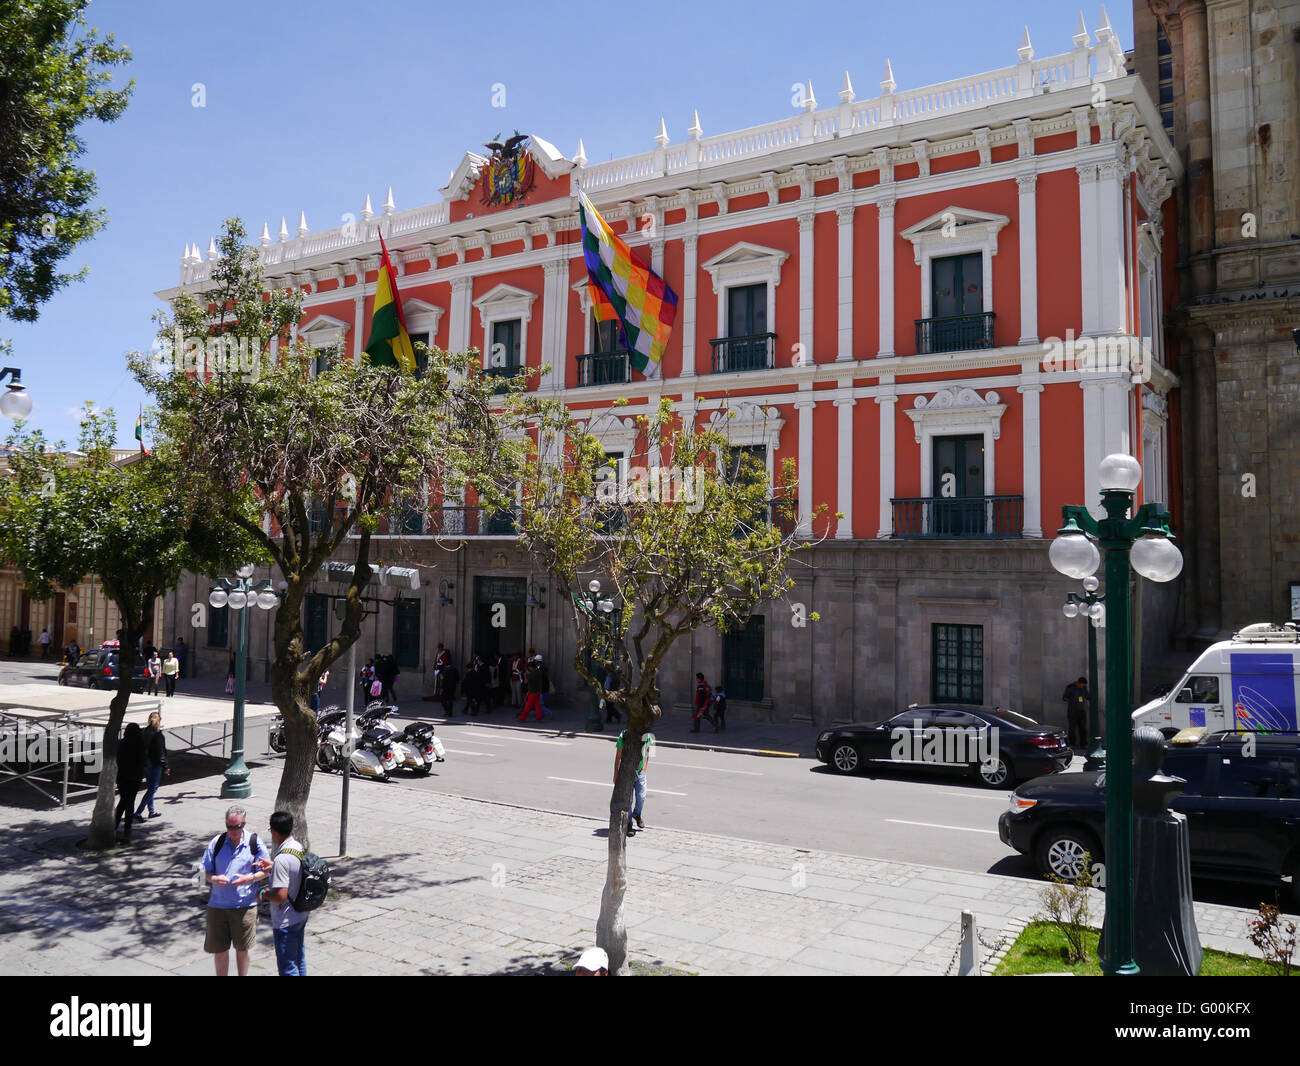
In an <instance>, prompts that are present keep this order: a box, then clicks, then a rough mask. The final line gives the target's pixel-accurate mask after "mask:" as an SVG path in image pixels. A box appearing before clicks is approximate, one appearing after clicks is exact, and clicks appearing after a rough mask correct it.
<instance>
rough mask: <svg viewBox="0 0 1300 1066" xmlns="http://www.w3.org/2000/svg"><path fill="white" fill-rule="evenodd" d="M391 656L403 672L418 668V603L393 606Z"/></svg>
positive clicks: (405, 602)
mask: <svg viewBox="0 0 1300 1066" xmlns="http://www.w3.org/2000/svg"><path fill="white" fill-rule="evenodd" d="M393 655H394V657H395V658H396V659H397V665H398V666H400V667H402V668H403V669H405V670H418V669H419V668H420V601H419V600H399V601H398V602H397V603H395V604H393Z"/></svg>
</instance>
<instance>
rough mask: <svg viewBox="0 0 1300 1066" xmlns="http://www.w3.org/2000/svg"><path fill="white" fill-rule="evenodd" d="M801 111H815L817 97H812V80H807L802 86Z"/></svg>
mask: <svg viewBox="0 0 1300 1066" xmlns="http://www.w3.org/2000/svg"><path fill="white" fill-rule="evenodd" d="M803 109H804V110H805V111H816V110H817V97H816V96H814V95H813V87H812V79H811V78H809V79H808V81H807V83H806V84H805V85H804V90H803Z"/></svg>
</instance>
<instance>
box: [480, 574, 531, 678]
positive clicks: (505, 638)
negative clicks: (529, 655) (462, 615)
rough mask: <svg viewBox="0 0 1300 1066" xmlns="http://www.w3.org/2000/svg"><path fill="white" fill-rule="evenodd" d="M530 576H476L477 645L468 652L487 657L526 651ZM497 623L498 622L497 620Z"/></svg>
mask: <svg viewBox="0 0 1300 1066" xmlns="http://www.w3.org/2000/svg"><path fill="white" fill-rule="evenodd" d="M527 598H528V579H527V578H523V577H476V578H475V579H474V646H473V647H472V648H470V649H469V652H468V654H467V655H466V656H465V659H466V661H467V662H468V661H469V659H470V658H471V657H472V656H473V655H475V654H478V655H481V656H483V658H484V660H488V659H490V658H491V657H492V656H496V655H509V654H510V653H511V652H515V651H523V650H524V649H525V643H524V638H525V635H524V623H525V612H526V611H527V610H528V608H527V607H525V606H524V602H525V600H526V599H527ZM494 623H496V624H494Z"/></svg>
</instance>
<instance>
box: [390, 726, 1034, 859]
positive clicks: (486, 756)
mask: <svg viewBox="0 0 1300 1066" xmlns="http://www.w3.org/2000/svg"><path fill="white" fill-rule="evenodd" d="M438 735H439V736H440V737H441V738H442V741H443V744H444V745H445V747H446V749H447V762H446V763H444V764H442V765H441V766H439V767H438V768H437V770H436V771H435V776H432V777H430V778H428V779H426V780H423V781H417V780H416V779H414V778H411V779H409V780H410V783H411V784H412V785H413V786H414V787H421V788H433V789H437V790H440V791H445V792H451V793H454V794H456V795H461V796H469V797H473V798H477V799H491V800H499V801H503V802H506V803H518V804H521V805H526V806H533V807H543V808H546V809H548V810H554V811H564V812H566V813H572V814H584V815H593V816H596V817H605V816H606V815H607V812H608V809H609V795H610V787H611V784H612V779H613V772H614V744H613V741H612V739H610V738H600V737H589V736H577V737H555V736H554V735H553V734H546V733H542V732H539V733H537V734H535V735H529V734H525V733H523V732H517V731H514V730H508V729H492V728H487V727H483V726H481V725H477V724H475V723H471V722H468V721H456V720H452V721H451V722H447V723H445V724H441V725H439V726H438ZM647 784H648V788H649V793H648V796H647V799H646V808H645V820H646V824H647V826H649V827H651V828H650V830H647V832H652V830H653V827H654V826H655V825H662V826H668V827H671V828H675V829H686V830H691V831H695V832H705V833H718V834H721V835H723V836H735V837H748V838H750V839H753V840H762V841H766V842H769V843H774V844H785V845H789V846H791V847H794V848H817V849H821V850H827V851H836V852H841V853H844V854H849V855H860V856H866V857H871V858H880V859H893V860H897V861H899V862H921V863H929V864H932V865H938V866H948V867H951V868H954V869H959V870H970V871H977V872H985V871H988V870H990V869H992V868H993V867H995V866H997V865H998V864H999V863H1002V862H1003V861H1004V860H1008V859H1009V858H1013V857H1014V852H1011V851H1009V850H1008V849H1007V848H1006V847H1005V846H1004V845H1003V844H1002V843H1001V842H1000V841H999V840H998V835H997V818H998V815H999V814H1000V813H1001V812H1002V811H1003V809H1004V808H1005V807H1006V804H1007V795H1008V793H1007V792H1006V791H992V790H990V789H985V788H981V787H979V786H977V785H975V784H973V783H971V782H970V781H969V780H967V779H965V778H963V777H945V776H939V775H922V774H910V773H898V772H894V771H889V770H886V771H882V772H881V773H880V774H879V775H878V776H876V777H866V776H853V777H844V776H841V775H839V774H835V773H832V772H830V771H828V770H827V769H826V768H825V767H823V766H822V765H821V764H820V763H818V762H816V761H815V760H810V759H778V758H761V757H757V756H749V755H733V754H727V753H723V752H713V751H701V750H692V749H683V748H658V749H656V751H655V755H654V756H653V757H652V759H651V761H650V768H649V773H648V777H647ZM995 872H1002V871H1001V870H1000V869H999V870H998V871H995Z"/></svg>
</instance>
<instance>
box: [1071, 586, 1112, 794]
mask: <svg viewBox="0 0 1300 1066" xmlns="http://www.w3.org/2000/svg"><path fill="white" fill-rule="evenodd" d="M1100 584H1101V583H1100V582H1099V581H1098V580H1097V579H1096V578H1095V577H1085V578H1084V579H1083V594H1082V595H1080V594H1079V593H1077V592H1069V593H1066V596H1065V607H1064V608H1063V610H1064V611H1065V617H1066V618H1082V619H1084V620H1086V621H1087V622H1088V738H1089V743H1088V756H1087V758H1086V759H1084V760H1083V768H1084V769H1085V770H1104V769H1106V749H1105V748H1104V747H1103V746H1102V743H1101V720H1100V719H1101V706H1100V702H1101V690H1100V689H1099V688H1098V687H1097V630H1099V629H1100V628H1101V627H1102V626H1103V625H1105V624H1106V608H1105V606H1104V604H1105V602H1106V594H1105V593H1104V592H1098V591H1097V588H1098V586H1099V585H1100Z"/></svg>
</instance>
